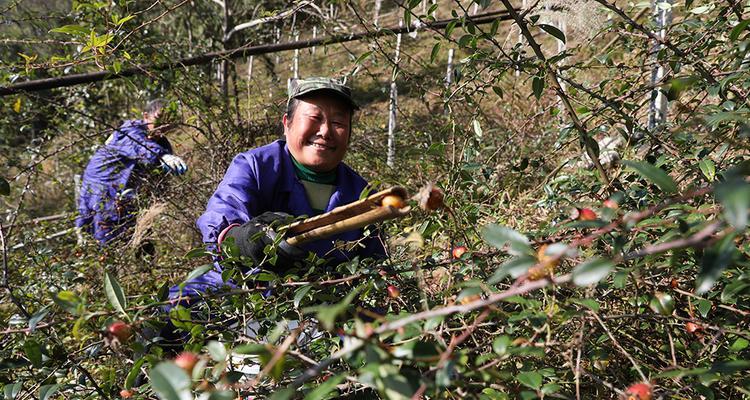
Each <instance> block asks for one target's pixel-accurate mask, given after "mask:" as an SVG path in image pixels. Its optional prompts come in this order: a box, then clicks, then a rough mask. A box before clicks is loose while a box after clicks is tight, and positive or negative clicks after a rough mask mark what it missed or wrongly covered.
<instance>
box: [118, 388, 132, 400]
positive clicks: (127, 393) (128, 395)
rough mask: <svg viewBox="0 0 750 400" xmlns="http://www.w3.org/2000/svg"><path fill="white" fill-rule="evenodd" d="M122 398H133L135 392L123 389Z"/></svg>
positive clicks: (121, 391)
mask: <svg viewBox="0 0 750 400" xmlns="http://www.w3.org/2000/svg"><path fill="white" fill-rule="evenodd" d="M120 397H122V398H123V399H129V398H131V397H133V391H132V390H128V389H122V390H120Z"/></svg>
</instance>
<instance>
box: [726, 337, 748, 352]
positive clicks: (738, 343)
mask: <svg viewBox="0 0 750 400" xmlns="http://www.w3.org/2000/svg"><path fill="white" fill-rule="evenodd" d="M748 345H750V342H748V340H747V339H745V338H737V340H735V341H734V343H732V345H731V346H730V347H729V350H732V351H733V352H735V353H739V352H740V351H742V350H745V349H746V348H747V346H748Z"/></svg>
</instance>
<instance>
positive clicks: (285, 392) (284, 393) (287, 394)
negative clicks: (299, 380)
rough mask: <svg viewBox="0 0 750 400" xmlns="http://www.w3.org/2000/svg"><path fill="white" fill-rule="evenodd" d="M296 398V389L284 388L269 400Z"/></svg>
mask: <svg viewBox="0 0 750 400" xmlns="http://www.w3.org/2000/svg"><path fill="white" fill-rule="evenodd" d="M292 397H294V389H290V388H284V389H280V390H276V391H275V392H274V393H273V394H272V395H271V397H269V398H268V400H289V399H291V398H292Z"/></svg>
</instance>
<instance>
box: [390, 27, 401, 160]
mask: <svg viewBox="0 0 750 400" xmlns="http://www.w3.org/2000/svg"><path fill="white" fill-rule="evenodd" d="M402 25H403V21H399V22H398V26H399V27H401V26H402ZM400 53H401V34H400V33H399V34H398V35H396V57H395V58H394V59H393V62H394V66H393V74H391V96H390V101H389V104H388V155H387V158H386V165H388V166H389V167H393V166H394V165H395V163H396V160H395V159H396V106H397V104H398V88H397V87H396V75H397V73H398V64H399V57H400V56H401V55H400Z"/></svg>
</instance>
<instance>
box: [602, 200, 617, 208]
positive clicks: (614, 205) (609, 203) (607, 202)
mask: <svg viewBox="0 0 750 400" xmlns="http://www.w3.org/2000/svg"><path fill="white" fill-rule="evenodd" d="M602 205H603V206H604V207H607V208H611V209H613V210H617V209H618V208H619V207H620V205H619V204H617V202H616V201H614V200H612V199H607V200H604V203H602Z"/></svg>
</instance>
